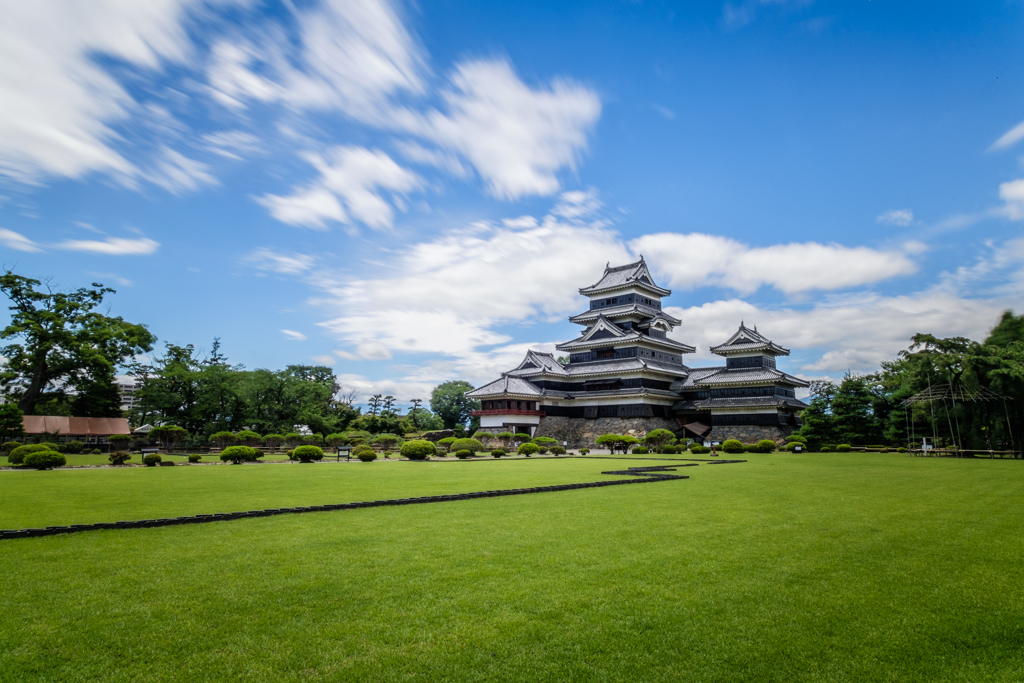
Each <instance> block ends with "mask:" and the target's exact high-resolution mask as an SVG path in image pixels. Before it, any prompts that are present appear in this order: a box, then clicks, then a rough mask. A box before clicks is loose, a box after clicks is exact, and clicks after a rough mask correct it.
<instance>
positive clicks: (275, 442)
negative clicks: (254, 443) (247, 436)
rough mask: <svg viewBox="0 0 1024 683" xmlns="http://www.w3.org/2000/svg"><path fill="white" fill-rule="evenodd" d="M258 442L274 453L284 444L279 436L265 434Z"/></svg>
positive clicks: (282, 438)
mask: <svg viewBox="0 0 1024 683" xmlns="http://www.w3.org/2000/svg"><path fill="white" fill-rule="evenodd" d="M260 441H261V442H263V445H264V446H267V447H269V448H270V450H272V451H276V450H277V449H278V448H280V447H281V444H283V443H284V437H283V436H281V435H280V434H267V435H266V436H264V437H263V438H262V439H260Z"/></svg>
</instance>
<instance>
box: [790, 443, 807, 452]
mask: <svg viewBox="0 0 1024 683" xmlns="http://www.w3.org/2000/svg"><path fill="white" fill-rule="evenodd" d="M798 448H799V449H800V450H801V451H806V450H807V444H805V443H801V442H799V441H790V442H789V443H787V444H786V450H787V451H789V452H790V453H795V452H796V449H798Z"/></svg>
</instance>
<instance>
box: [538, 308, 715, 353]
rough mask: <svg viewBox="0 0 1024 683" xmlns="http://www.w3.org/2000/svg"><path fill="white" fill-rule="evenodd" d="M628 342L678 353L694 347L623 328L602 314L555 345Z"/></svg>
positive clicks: (580, 346)
mask: <svg viewBox="0 0 1024 683" xmlns="http://www.w3.org/2000/svg"><path fill="white" fill-rule="evenodd" d="M629 342H647V343H651V344H654V345H656V346H662V347H665V348H668V349H672V350H673V351H677V352H679V353H693V352H694V351H695V350H696V349H695V348H694V347H692V346H690V345H688V344H683V343H681V342H677V341H675V340H674V339H668V338H664V339H663V338H661V337H651V336H648V335H646V334H641V333H640V332H638V331H636V330H623V329H622V328H621V327H619V326H618V325H616V324H615V323H613V322H611V321H610V320H608V319H607V318H605V317H604V316H603V315H598V316H597V317H596V318H595V319H594V324H593V325H592V326H591V327H590V328H589V329H588V330H586V331H585V332H584V333H583V334H581V335H580V336H579V337H577V338H576V339H573V340H572V341H567V342H565V343H563V344H558V345H556V346H555V348H556V349H558V350H559V351H575V350H577V349H589V348H593V347H595V346H606V345H607V344H618V345H621V344H625V343H629Z"/></svg>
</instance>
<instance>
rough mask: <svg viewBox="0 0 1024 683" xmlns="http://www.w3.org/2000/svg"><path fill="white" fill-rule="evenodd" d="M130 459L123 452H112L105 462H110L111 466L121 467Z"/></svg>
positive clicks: (129, 456)
mask: <svg viewBox="0 0 1024 683" xmlns="http://www.w3.org/2000/svg"><path fill="white" fill-rule="evenodd" d="M131 459H132V456H131V455H130V454H128V453H127V452H125V451H114V452H113V453H111V454H110V455H108V456H107V460H109V461H110V464H111V465H123V464H125V463H126V462H128V461H129V460H131Z"/></svg>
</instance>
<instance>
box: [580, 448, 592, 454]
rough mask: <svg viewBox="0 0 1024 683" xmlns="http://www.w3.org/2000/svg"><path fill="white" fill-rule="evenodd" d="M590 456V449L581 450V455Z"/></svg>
mask: <svg viewBox="0 0 1024 683" xmlns="http://www.w3.org/2000/svg"><path fill="white" fill-rule="evenodd" d="M589 454H590V449H589V448H581V449H580V455H589Z"/></svg>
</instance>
